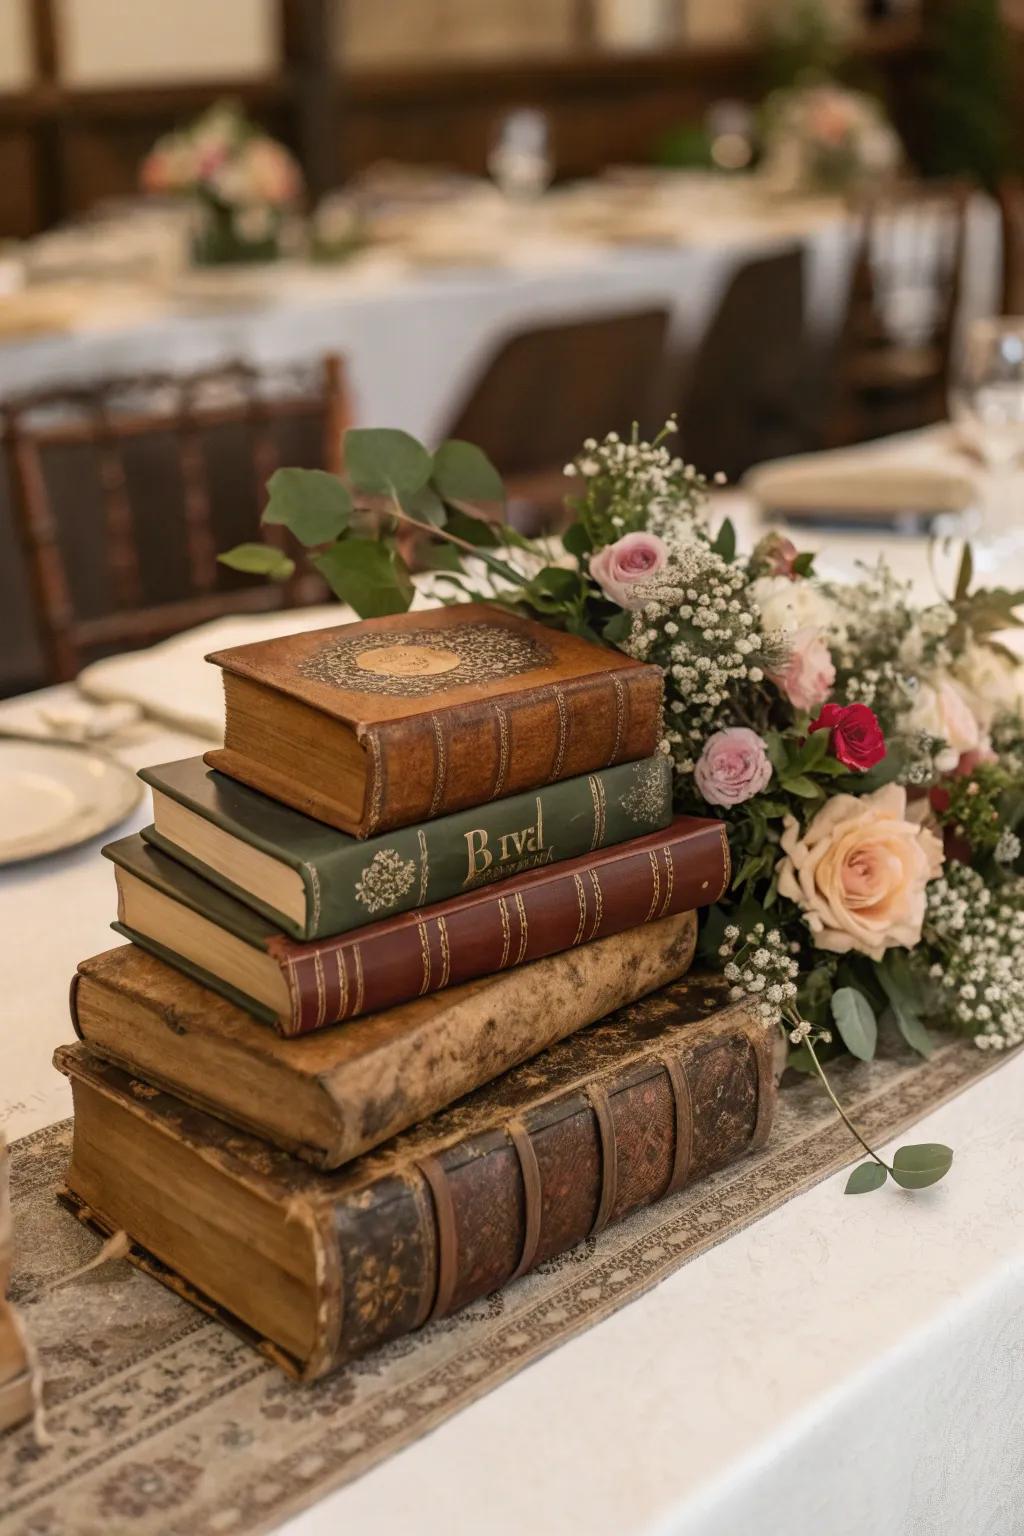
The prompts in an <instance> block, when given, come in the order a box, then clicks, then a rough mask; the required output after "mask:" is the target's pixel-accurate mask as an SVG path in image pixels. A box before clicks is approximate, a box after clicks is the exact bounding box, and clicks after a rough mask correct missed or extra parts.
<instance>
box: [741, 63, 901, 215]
mask: <svg viewBox="0 0 1024 1536" xmlns="http://www.w3.org/2000/svg"><path fill="white" fill-rule="evenodd" d="M761 136H762V144H763V156H762V162H761V165H762V171H763V173H764V175H765V177H766V179H767V180H768V182H769V183H770V185H771V186H772V188H773V189H774V190H776V191H778V192H785V193H796V192H847V191H849V190H851V189H853V188H855V187H857V186H859V185H862V184H864V183H868V182H872V181H877V180H879V179H880V178H884V177H886V176H891V175H893V174H894V172H896V171H897V170H898V169H899V166H900V163H901V161H902V159H903V148H902V145H901V144H900V140H899V137H898V135H897V133H896V130H895V129H894V128H893V127H892V124H891V123H890V122H889V120H888V118H887V117H886V114H885V109H884V107H883V106H882V104H881V102H880V101H878V100H876V99H875V97H873V96H866V95H864V94H863V93H862V92H860V91H851V90H847V89H846V87H845V86H841V85H836V84H834V83H833V82H830V81H825V82H821V83H816V84H808V85H797V86H794V87H793V88H792V89H790V90H783V91H773V92H772V93H771V95H769V97H768V98H767V100H766V101H765V104H764V107H763V109H762V129H761Z"/></svg>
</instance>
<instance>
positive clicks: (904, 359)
mask: <svg viewBox="0 0 1024 1536" xmlns="http://www.w3.org/2000/svg"><path fill="white" fill-rule="evenodd" d="M969 198H970V187H969V186H968V185H967V184H966V183H963V182H947V183H942V182H920V183H916V184H914V185H911V186H907V187H902V188H900V187H897V188H893V189H891V190H889V191H887V192H885V193H884V194H880V195H879V196H878V197H876V198H874V199H872V200H871V201H870V202H868V203H867V204H865V206H864V207H863V209H862V213H861V228H860V237H859V241H858V247H857V254H856V258H855V261H854V267H853V275H852V279H851V284H850V294H849V300H848V304H847V311H846V317H845V322H844V325H843V328H842V333H841V337H840V342H839V347H838V352H837V358H836V364H835V379H836V398H835V403H834V408H833V414H832V420H831V422H830V424H829V427H828V429H827V432H826V439H827V442H828V443H829V445H831V446H835V447H838V446H841V445H842V444H844V443H850V442H858V441H861V440H862V439H864V438H866V437H877V436H881V435H883V434H885V433H890V432H901V431H908V430H910V429H912V428H914V427H921V426H926V425H928V424H929V423H930V422H934V421H940V420H942V419H943V418H944V417H945V415H946V397H947V392H948V388H949V372H950V363H951V360H952V352H953V340H954V332H955V325H956V318H957V310H958V307H959V302H960V292H961V285H962V279H963V265H964V250H965V245H966V234H967V205H968V200H969Z"/></svg>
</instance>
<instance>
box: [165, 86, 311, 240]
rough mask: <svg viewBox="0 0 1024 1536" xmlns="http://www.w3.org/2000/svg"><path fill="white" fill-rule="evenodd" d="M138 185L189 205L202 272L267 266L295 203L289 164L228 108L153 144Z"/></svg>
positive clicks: (294, 169) (293, 168)
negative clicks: (228, 265) (222, 266)
mask: <svg viewBox="0 0 1024 1536" xmlns="http://www.w3.org/2000/svg"><path fill="white" fill-rule="evenodd" d="M140 177H141V181H142V185H143V187H144V189H145V190H146V191H147V192H153V193H166V194H175V195H180V196H183V197H188V198H190V199H192V201H193V202H194V204H195V207H196V213H197V224H196V232H195V237H194V241H193V257H194V260H195V261H196V262H197V263H198V264H199V265H204V266H205V265H214V264H218V263H221V262H245V261H273V260H274V259H275V258H276V257H277V256H278V255H279V254H280V243H281V233H282V226H283V223H284V220H285V217H286V216H287V214H288V212H289V210H291V209H292V208H293V207H294V206H295V205H296V203H297V202H298V200H299V198H300V197H301V195H302V175H301V172H300V171H299V167H298V165H297V164H296V162H295V160H294V159H293V158H292V156H291V155H290V154H289V153H288V151H287V150H286V149H285V148H284V146H283V145H281V144H278V143H277V142H276V140H274V139H272V138H270V137H269V136H268V135H267V134H265V133H264V132H263V131H262V129H260V128H257V127H256V126H255V124H253V123H251V122H250V121H249V119H248V118H247V117H246V116H245V114H244V113H243V112H242V111H241V109H240V108H239V107H237V106H236V105H234V104H233V103H231V102H221V103H219V104H218V105H216V106H214V107H211V108H210V109H209V111H207V112H204V113H203V115H202V116H201V117H199V118H197V120H196V121H195V122H194V123H192V124H191V125H190V126H189V127H188V128H184V129H182V130H180V131H179V132H177V133H171V134H167V135H166V136H165V137H164V138H162V139H160V140H158V142H157V143H156V144H155V145H154V147H153V149H152V150H151V151H150V153H149V154H148V155H147V156H146V158H145V160H144V161H143V163H142V168H141V172H140Z"/></svg>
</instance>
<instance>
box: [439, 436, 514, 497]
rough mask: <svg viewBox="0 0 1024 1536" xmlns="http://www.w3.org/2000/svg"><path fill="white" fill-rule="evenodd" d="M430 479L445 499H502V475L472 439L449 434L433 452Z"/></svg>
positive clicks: (503, 488)
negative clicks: (468, 439) (460, 438)
mask: <svg viewBox="0 0 1024 1536" xmlns="http://www.w3.org/2000/svg"><path fill="white" fill-rule="evenodd" d="M432 479H433V482H434V485H435V487H436V489H437V492H438V494H439V495H440V496H441V497H442V498H443V499H444V500H445V501H502V502H503V501H504V500H505V487H504V486H503V485H502V482H501V476H500V475H499V474H498V471H497V470H496V469H495V467H494V465H493V464H492V463H491V461H490V459H489V458H488V457H487V455H486V454H485V453H484V452H483V451H482V450H481V449H480V448H477V447H475V446H474V445H473V444H472V443H463V442H460V441H459V440H458V439H457V438H452V439H451V440H450V441H448V442H446V443H442V444H441V446H440V448H438V450H437V452H436V453H435V454H434V470H433V475H432Z"/></svg>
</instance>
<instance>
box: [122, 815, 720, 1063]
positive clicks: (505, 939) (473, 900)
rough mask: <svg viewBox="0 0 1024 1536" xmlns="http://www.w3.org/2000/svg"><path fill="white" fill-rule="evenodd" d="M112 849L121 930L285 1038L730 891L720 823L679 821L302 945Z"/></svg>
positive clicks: (173, 874) (137, 840)
mask: <svg viewBox="0 0 1024 1536" xmlns="http://www.w3.org/2000/svg"><path fill="white" fill-rule="evenodd" d="M103 852H104V853H105V854H106V856H107V857H108V858H109V859H111V860H112V861H113V862H114V864H115V865H116V866H117V916H118V920H117V922H116V923H115V924H114V928H115V929H116V931H117V932H118V933H123V934H124V935H125V936H126V937H127V938H130V939H133V940H134V941H135V943H137V944H140V945H141V946H142V947H143V948H145V949H149V950H151V951H152V952H153V953H154V954H157V955H159V957H160V958H161V959H163V960H167V961H169V962H170V963H171V964H172V965H176V966H179V967H180V968H181V969H183V970H185V971H186V972H187V973H188V974H189V975H192V976H194V977H195V978H196V979H197V980H199V981H201V982H203V983H204V984H205V985H207V986H210V987H213V988H214V989H216V990H218V991H220V992H222V993H223V994H224V995H225V996H227V997H230V998H231V1000H232V1001H233V1002H237V1003H239V1004H240V1005H241V1006H242V1007H243V1008H248V1009H249V1010H250V1012H252V1013H254V1014H255V1015H256V1016H257V1017H258V1018H263V1019H265V1020H266V1021H267V1022H268V1023H273V1024H275V1025H276V1026H277V1028H278V1029H280V1030H281V1032H282V1034H286V1035H301V1034H305V1033H307V1032H308V1031H309V1030H314V1029H322V1028H323V1027H324V1026H325V1025H328V1024H337V1023H339V1022H341V1021H342V1020H344V1019H350V1018H354V1017H356V1016H357V1015H359V1014H362V1013H375V1012H378V1011H380V1010H381V1009H384V1008H394V1007H396V1006H397V1005H398V1004H399V1003H406V1002H410V1001H411V1000H412V999H413V998H415V997H423V996H425V995H426V994H427V993H429V992H438V991H443V990H444V988H446V987H449V986H457V985H458V984H459V983H461V982H464V981H472V980H474V979H475V978H476V977H477V976H488V975H491V974H493V973H494V972H497V971H504V970H507V969H509V968H512V967H515V966H518V965H523V964H524V963H527V962H529V961H531V960H540V959H542V958H543V957H544V956H545V955H553V954H557V953H558V952H559V951H561V950H566V949H574V948H576V946H577V945H584V944H589V943H590V942H591V941H592V940H594V939H598V938H607V937H608V936H609V935H610V934H613V933H621V932H623V931H624V930H625V929H627V928H635V927H638V926H639V925H640V924H643V923H650V922H653V921H654V920H655V919H656V918H660V917H671V916H672V915H673V914H675V913H678V912H690V911H693V910H694V909H695V908H696V907H702V906H708V905H710V904H711V903H712V902H715V901H717V900H718V899H719V897H720V896H721V895H722V892H723V891H724V890H725V888H726V886H727V884H728V881H729V845H728V841H727V838H726V834H725V826H724V823H722V822H720V821H706V820H704V819H702V818H699V817H691V816H678V817H676V819H675V820H674V821H673V822H672V823H671V825H670V826H669V827H667V828H666V829H665V830H664V831H663V832H653V833H651V834H650V835H649V836H647V837H640V838H634V839H633V840H632V841H631V842H628V843H618V844H616V846H615V847H613V848H604V849H598V850H597V851H596V852H594V853H588V854H586V855H585V856H584V857H583V858H578V859H568V860H566V862H565V863H564V864H554V865H547V866H545V867H543V868H541V869H533V870H529V871H528V872H527V873H526V874H522V875H514V876H513V877H512V878H511V879H510V880H503V881H501V882H500V883H499V884H498V885H493V886H484V887H482V888H481V889H479V890H476V891H468V892H466V894H465V895H463V896H455V897H453V898H452V899H451V900H450V901H442V902H438V903H437V904H436V905H435V906H432V907H424V908H423V909H422V911H414V912H402V913H399V914H398V916H396V917H389V918H385V919H383V920H382V921H381V922H379V923H374V924H373V926H372V927H369V928H360V929H357V930H356V931H355V932H354V933H345V934H340V935H338V936H336V937H334V938H330V939H317V940H315V941H314V942H313V943H310V944H300V943H297V942H296V941H295V940H294V939H289V938H288V937H287V936H286V935H285V934H283V933H281V932H280V931H279V930H278V929H277V928H275V927H274V925H273V924H272V923H270V922H268V921H267V920H266V918H264V917H261V916H260V915H259V913H257V912H253V911H252V910H251V909H250V908H249V907H247V906H245V905H244V904H243V903H242V902H240V901H236V900H235V899H234V897H232V896H229V895H228V894H227V893H226V892H225V891H221V890H219V889H218V888H217V887H216V886H214V885H211V884H210V882H209V881H208V880H203V879H202V878H201V877H200V876H199V875H196V874H193V872H192V871H191V870H190V869H187V868H186V867H185V866H184V865H183V864H179V863H178V862H177V860H176V859H171V858H168V857H167V855H166V854H164V853H161V852H160V850H159V849H158V848H154V847H153V846H152V845H151V844H149V843H147V842H146V841H145V840H144V839H143V838H141V837H139V836H132V837H125V838H121V839H120V841H118V842H116V843H110V844H109V845H108V846H107V847H106V848H104V849H103Z"/></svg>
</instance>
